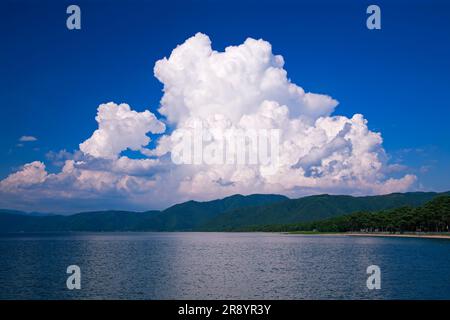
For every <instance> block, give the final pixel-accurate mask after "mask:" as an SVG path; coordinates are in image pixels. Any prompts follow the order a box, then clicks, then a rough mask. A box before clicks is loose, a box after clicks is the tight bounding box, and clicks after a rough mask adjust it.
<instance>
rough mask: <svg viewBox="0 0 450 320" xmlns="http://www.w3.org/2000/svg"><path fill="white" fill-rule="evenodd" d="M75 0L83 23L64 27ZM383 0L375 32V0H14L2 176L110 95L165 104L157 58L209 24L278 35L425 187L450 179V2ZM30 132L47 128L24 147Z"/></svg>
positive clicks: (81, 134) (211, 30)
mask: <svg viewBox="0 0 450 320" xmlns="http://www.w3.org/2000/svg"><path fill="white" fill-rule="evenodd" d="M72 3H76V4H78V5H79V6H80V7H81V12H82V29H81V30H77V31H69V30H68V29H67V28H66V27H65V22H66V17H67V14H66V13H65V10H66V7H67V6H68V5H69V4H72ZM374 3H375V4H378V5H379V6H380V7H381V10H382V29H381V30H374V31H371V30H368V29H367V28H366V27H365V21H366V18H367V15H366V13H365V10H366V8H367V6H368V5H369V4H372V3H369V2H367V1H343V2H342V3H340V4H336V3H334V2H332V1H325V2H324V1H293V0H292V1H283V0H282V1H247V0H239V1H234V0H232V1H222V0H215V1H212V0H211V1H76V2H67V1H39V2H38V1H6V2H5V1H3V2H2V5H1V6H2V10H1V13H0V15H1V18H0V33H1V39H2V50H1V51H0V66H1V67H0V68H1V72H0V95H1V98H2V105H1V109H2V116H1V117H0V127H1V129H0V130H1V134H2V139H1V140H0V153H1V158H2V161H1V165H0V178H1V179H3V178H5V177H6V176H7V175H8V174H10V173H11V172H14V171H15V170H17V169H18V168H20V166H22V165H23V164H25V163H28V162H31V161H34V160H40V161H45V160H46V157H45V155H46V153H48V152H49V151H58V150H61V149H66V150H68V151H73V150H76V149H78V144H79V143H80V142H82V141H84V140H86V139H87V138H89V136H90V135H91V134H92V132H93V131H94V130H95V129H96V128H97V123H96V122H95V119H94V117H95V114H96V109H97V107H98V105H99V104H100V103H104V102H108V101H115V102H117V103H120V102H126V103H128V104H129V105H130V106H132V108H133V109H134V110H137V111H143V110H145V109H148V110H150V111H152V112H154V113H156V114H157V111H156V110H157V108H158V107H159V101H160V99H161V96H162V88H163V86H162V84H161V83H160V82H159V81H158V80H157V79H156V78H155V77H154V75H153V66H154V63H155V62H156V61H157V60H159V59H161V58H162V57H164V56H168V55H169V54H170V52H171V50H172V49H173V48H175V46H176V45H177V44H181V43H182V42H183V41H184V40H185V39H187V38H189V37H191V36H193V35H194V34H195V33H197V32H202V33H205V34H207V35H208V36H209V37H210V38H211V40H212V43H213V44H212V46H213V48H214V49H216V50H220V51H222V50H223V49H224V48H225V47H226V46H229V45H238V44H240V43H242V42H243V41H244V40H245V39H246V38H247V37H252V38H256V39H259V38H263V39H264V40H267V41H269V42H270V43H271V44H272V47H273V52H274V53H275V54H282V55H283V57H284V60H285V62H286V63H285V69H286V70H287V72H288V77H289V78H290V79H291V80H292V81H293V82H295V83H297V84H299V85H301V86H302V87H303V88H304V89H305V91H311V92H316V93H324V94H327V95H330V96H332V97H333V98H335V99H337V100H338V101H339V106H338V107H337V109H336V113H337V114H340V115H345V116H348V117H351V116H352V115H353V114H354V113H362V114H363V115H364V117H365V118H366V119H368V121H369V123H368V125H369V128H370V129H371V130H372V131H376V132H381V134H382V136H383V146H384V148H385V150H386V151H387V153H388V154H389V155H390V156H391V157H392V159H394V160H395V161H396V162H398V163H401V164H402V165H405V166H408V167H410V168H409V171H410V172H412V173H414V174H415V175H417V177H418V182H419V187H420V188H422V189H425V190H440V191H442V190H448V189H450V173H449V172H450V170H449V169H450V167H449V164H450V147H449V143H448V142H449V141H450V133H449V132H450V130H449V128H448V121H449V119H450V99H449V97H448V95H449V89H450V59H449V57H450V41H449V40H450V17H449V16H450V5H449V4H448V3H445V2H444V1H388V2H385V1H377V2H374ZM23 135H30V136H35V137H37V139H38V140H37V141H34V142H25V143H22V145H23V146H18V144H19V142H18V139H19V138H20V137H21V136H23ZM48 170H49V171H50V172H51V171H52V170H54V168H53V167H52V166H51V164H48ZM55 170H56V169H55Z"/></svg>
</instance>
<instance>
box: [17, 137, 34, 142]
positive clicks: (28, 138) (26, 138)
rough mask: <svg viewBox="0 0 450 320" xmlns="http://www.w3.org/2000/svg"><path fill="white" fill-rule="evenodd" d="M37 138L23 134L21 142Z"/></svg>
mask: <svg viewBox="0 0 450 320" xmlns="http://www.w3.org/2000/svg"><path fill="white" fill-rule="evenodd" d="M36 140H37V138H36V137H33V136H21V137H20V138H19V141H20V142H31V141H36Z"/></svg>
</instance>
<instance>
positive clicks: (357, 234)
mask: <svg viewBox="0 0 450 320" xmlns="http://www.w3.org/2000/svg"><path fill="white" fill-rule="evenodd" d="M288 234H294V235H295V234H297V235H311V236H314V235H317V236H349V237H392V238H424V239H450V234H433V233H431V234H416V233H403V234H398V233H365V232H354V233H353V232H336V233H333V232H323V233H322V232H316V233H311V232H310V233H308V232H305V233H303V232H289V233H288Z"/></svg>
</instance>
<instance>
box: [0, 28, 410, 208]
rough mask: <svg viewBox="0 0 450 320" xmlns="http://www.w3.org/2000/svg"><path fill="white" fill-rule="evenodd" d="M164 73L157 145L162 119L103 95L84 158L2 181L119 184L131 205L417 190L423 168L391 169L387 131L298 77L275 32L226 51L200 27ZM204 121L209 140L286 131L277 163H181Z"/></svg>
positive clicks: (79, 189)
mask: <svg viewBox="0 0 450 320" xmlns="http://www.w3.org/2000/svg"><path fill="white" fill-rule="evenodd" d="M154 73H155V76H156V77H157V78H158V79H159V80H160V81H161V82H162V83H163V85H164V95H163V97H162V98H161V106H160V108H159V112H160V113H161V114H162V115H163V116H165V120H164V121H165V122H166V123H167V125H168V126H169V127H170V128H171V131H170V133H166V134H163V135H161V136H159V138H157V143H156V144H157V145H156V147H155V148H154V149H150V148H148V143H149V141H150V137H149V136H148V135H149V134H160V133H164V132H165V130H166V126H165V124H164V123H163V121H162V120H160V119H157V118H156V116H155V115H154V114H152V113H150V112H149V111H144V112H136V111H133V110H131V108H130V107H129V106H128V105H127V104H120V105H117V104H114V103H107V104H103V105H100V106H99V108H98V114H97V117H96V120H97V122H98V129H97V130H96V131H94V133H93V134H92V136H91V137H90V138H88V139H87V140H86V141H84V142H83V143H81V144H80V150H81V151H82V153H83V154H84V156H83V157H82V159H80V157H79V156H78V157H77V159H67V160H66V164H65V166H64V168H63V170H62V171H61V172H60V173H57V174H48V173H47V172H45V167H43V164H42V163H40V162H33V163H31V164H27V165H25V166H24V168H23V169H22V170H20V171H18V172H16V173H13V174H11V175H10V176H9V177H7V178H6V179H4V180H3V181H2V182H1V184H0V192H1V194H2V196H1V197H0V199H5V197H6V194H7V193H11V192H18V191H20V192H22V193H26V192H28V191H27V190H29V189H27V188H24V187H22V186H24V185H26V181H27V179H28V180H29V181H30V183H33V192H37V193H39V192H40V191H42V194H45V196H46V197H56V198H58V197H59V198H64V197H65V198H66V199H67V197H68V196H70V198H71V199H83V198H85V197H87V194H88V196H89V197H90V198H92V197H93V196H97V197H98V199H104V198H105V197H106V198H107V196H108V195H110V194H115V195H122V198H121V199H123V204H124V205H130V206H133V207H136V206H138V207H142V208H151V207H153V206H167V205H169V204H171V203H174V202H179V201H184V200H186V199H191V198H195V199H201V200H204V199H210V198H215V197H223V196H226V195H229V194H233V193H246V194H248V193H255V192H272V193H282V194H286V195H289V196H300V195H305V194H311V193H322V192H328V193H350V194H377V193H389V192H394V191H405V190H407V189H408V188H410V186H411V185H412V184H413V183H414V181H415V179H416V177H415V176H413V175H405V176H404V177H402V178H399V179H394V178H392V177H390V176H388V173H389V172H391V170H389V164H388V163H387V159H388V157H387V155H386V154H385V151H384V149H383V147H382V138H381V134H380V133H376V132H372V131H370V130H369V129H368V126H367V120H366V119H364V116H363V115H361V114H355V115H354V116H353V117H351V118H347V117H344V116H339V115H334V113H335V108H336V106H337V105H338V102H337V101H336V100H335V99H333V98H331V97H329V96H327V95H324V94H316V93H310V92H305V90H304V89H303V88H301V87H300V86H298V85H296V84H294V83H292V82H291V81H290V80H289V78H288V76H287V72H286V70H285V69H284V60H283V57H282V56H280V55H274V54H273V53H272V47H271V45H270V43H268V42H266V41H263V40H255V39H250V38H249V39H247V40H246V41H245V42H244V43H243V44H241V45H239V46H230V47H228V48H226V49H225V51H224V52H217V51H214V50H213V49H212V47H211V42H210V39H209V38H208V37H207V36H206V35H204V34H201V33H198V34H196V35H195V36H194V37H192V38H190V39H188V40H186V41H185V42H184V43H183V44H181V45H179V46H178V47H176V48H175V49H174V50H173V51H172V53H171V55H170V56H169V57H168V58H163V59H161V60H159V61H157V62H156V64H155V67H154ZM198 127H200V128H201V137H202V144H203V147H204V149H205V150H206V149H208V148H209V149H211V150H217V149H218V148H220V147H221V146H222V144H223V142H224V140H225V138H224V137H225V136H226V134H227V133H229V132H248V131H251V130H253V131H255V130H266V131H267V132H274V131H276V132H277V133H279V137H278V138H279V140H278V147H279V150H278V151H279V159H278V161H277V162H276V164H275V168H271V170H269V168H268V165H267V164H266V163H248V164H246V163H244V164H242V163H241V164H237V163H216V164H211V163H209V162H206V161H200V162H198V163H195V164H188V163H184V164H175V163H174V162H173V161H171V157H173V154H174V152H175V148H176V147H177V145H179V142H180V139H182V138H183V137H185V136H186V133H189V132H192V130H195V129H196V128H198ZM126 149H131V150H136V151H140V152H141V153H142V154H143V155H145V156H148V157H149V158H148V159H130V158H127V157H125V156H123V155H121V153H122V151H124V150H126ZM226 152H231V153H233V152H235V150H234V151H233V150H231V151H230V150H228V151H226ZM232 155H233V156H235V154H232ZM273 169H275V170H273ZM43 190H45V191H46V192H45V193H44V191H43ZM52 190H54V192H52ZM87 190H89V192H88V193H86V191H87ZM0 201H1V200H0ZM36 201H38V200H36ZM99 201H100V200H99ZM61 205H62V206H63V204H61ZM105 207H109V205H107V204H105Z"/></svg>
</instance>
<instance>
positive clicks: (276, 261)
mask: <svg viewBox="0 0 450 320" xmlns="http://www.w3.org/2000/svg"><path fill="white" fill-rule="evenodd" d="M73 264H75V265H78V266H79V267H80V268H81V290H72V291H71V290H68V289H67V288H66V279H67V277H68V274H66V268H67V266H69V265H73ZM372 264H375V265H378V266H379V267H380V268H381V289H380V290H368V289H367V286H366V280H367V277H368V275H367V274H366V268H367V267H368V266H369V265H372ZM0 299H450V240H445V239H440V240H439V239H414V238H375V237H373V238H371V237H347V236H306V235H283V234H274V233H73V234H17V235H0Z"/></svg>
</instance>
